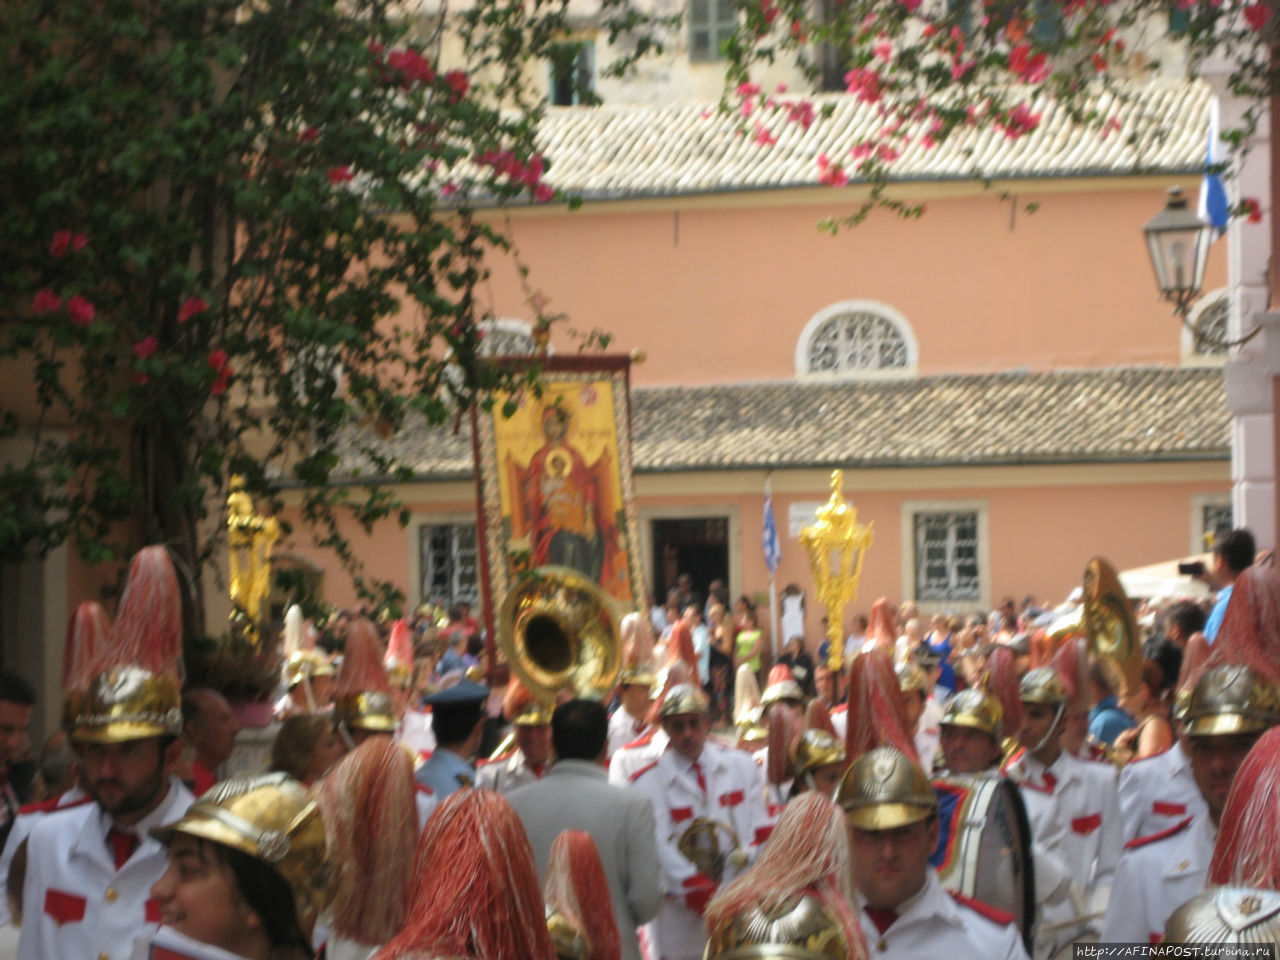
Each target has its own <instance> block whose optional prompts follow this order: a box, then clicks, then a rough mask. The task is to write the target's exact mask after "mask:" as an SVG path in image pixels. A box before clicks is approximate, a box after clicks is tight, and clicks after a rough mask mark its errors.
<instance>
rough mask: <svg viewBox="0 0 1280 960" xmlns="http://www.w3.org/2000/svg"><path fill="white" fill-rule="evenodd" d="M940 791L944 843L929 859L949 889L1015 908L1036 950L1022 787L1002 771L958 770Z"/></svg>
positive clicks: (941, 782) (939, 784)
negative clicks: (961, 773) (975, 771)
mask: <svg viewBox="0 0 1280 960" xmlns="http://www.w3.org/2000/svg"><path fill="white" fill-rule="evenodd" d="M933 789H934V791H935V792H936V793H937V794H938V801H939V804H940V809H939V812H938V817H939V821H940V829H939V831H938V848H937V849H936V850H935V851H934V853H933V856H932V857H930V858H929V862H930V863H931V864H933V866H934V867H936V868H937V870H938V879H939V880H941V881H942V885H943V886H944V887H946V888H947V889H948V890H954V891H955V892H956V893H959V894H963V895H964V896H966V897H973V898H974V899H975V900H981V901H983V902H984V903H988V904H990V905H991V906H993V907H996V908H998V909H1000V910H1004V911H1005V912H1007V913H1011V914H1013V916H1014V922H1015V923H1016V924H1017V925H1018V930H1019V931H1020V932H1021V933H1022V942H1023V944H1024V945H1025V946H1026V948H1027V951H1028V952H1030V950H1031V928H1032V925H1033V924H1034V923H1035V918H1036V893H1035V876H1034V871H1033V870H1032V864H1031V825H1030V824H1029V823H1028V821H1027V811H1026V808H1025V807H1023V805H1022V794H1021V793H1019V792H1018V788H1017V786H1016V785H1015V784H1014V783H1013V782H1012V781H1010V780H1008V779H1007V778H1005V777H1001V776H999V775H998V774H996V773H994V772H992V773H981V774H973V775H952V776H947V777H942V778H939V779H937V780H934V782H933Z"/></svg>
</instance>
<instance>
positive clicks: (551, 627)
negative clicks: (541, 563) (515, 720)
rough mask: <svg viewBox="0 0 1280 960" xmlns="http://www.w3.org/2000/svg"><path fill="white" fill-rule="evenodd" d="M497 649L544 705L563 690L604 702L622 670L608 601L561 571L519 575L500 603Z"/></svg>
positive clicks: (617, 635)
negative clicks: (499, 647)
mask: <svg viewBox="0 0 1280 960" xmlns="http://www.w3.org/2000/svg"><path fill="white" fill-rule="evenodd" d="M498 644H499V646H501V648H502V652H503V654H504V655H505V656H506V658H507V662H508V663H509V664H510V665H511V670H512V671H513V672H514V673H515V675H516V676H517V677H519V678H520V680H521V681H522V682H523V683H524V685H525V686H526V687H527V688H528V689H529V692H530V693H531V694H533V696H534V698H535V699H537V700H541V701H543V702H546V703H553V702H554V701H555V699H556V695H557V694H559V693H561V692H562V691H569V692H571V693H572V695H573V696H575V697H582V698H586V699H590V700H603V699H604V698H605V697H607V696H608V695H609V694H610V693H611V692H612V691H613V688H614V687H615V686H616V684H617V682H618V672H619V671H620V670H621V668H622V649H621V642H620V633H619V629H618V617H617V614H616V612H615V611H614V607H613V601H612V600H611V599H610V598H609V597H608V596H607V595H606V594H605V592H604V591H603V590H601V589H600V588H599V587H598V586H596V585H595V584H594V583H592V582H591V581H590V580H587V579H586V578H585V577H583V576H582V575H581V574H579V573H577V572H576V571H574V570H569V569H567V568H564V567H539V568H538V569H536V570H534V571H532V572H531V573H527V574H524V575H523V576H521V578H520V579H519V580H518V581H517V582H516V584H515V585H514V586H513V587H512V588H511V590H510V591H509V592H508V593H507V596H506V598H505V599H504V600H503V601H502V609H501V612H500V614H499V619H498Z"/></svg>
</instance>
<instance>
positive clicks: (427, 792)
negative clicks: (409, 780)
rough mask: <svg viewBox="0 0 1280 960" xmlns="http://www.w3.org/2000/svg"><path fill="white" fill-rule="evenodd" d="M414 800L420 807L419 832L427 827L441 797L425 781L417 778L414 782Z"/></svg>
mask: <svg viewBox="0 0 1280 960" xmlns="http://www.w3.org/2000/svg"><path fill="white" fill-rule="evenodd" d="M413 802H414V806H416V807H417V808H418V833H419V834H421V833H422V831H423V830H425V829H427V820H428V819H429V818H430V816H431V814H432V812H433V811H434V810H435V808H436V807H437V806H439V804H440V798H439V797H437V796H436V793H435V791H434V790H432V789H431V788H430V787H428V786H427V785H426V784H425V783H418V782H417V781H416V780H415V781H414V784H413Z"/></svg>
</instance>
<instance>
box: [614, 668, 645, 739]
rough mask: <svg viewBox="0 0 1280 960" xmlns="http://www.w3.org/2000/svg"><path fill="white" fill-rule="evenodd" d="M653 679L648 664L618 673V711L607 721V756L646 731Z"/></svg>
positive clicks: (624, 669) (623, 669) (638, 737)
mask: <svg viewBox="0 0 1280 960" xmlns="http://www.w3.org/2000/svg"><path fill="white" fill-rule="evenodd" d="M655 679H656V677H655V675H654V671H653V667H651V666H649V665H648V664H639V665H637V666H633V667H623V668H622V672H621V673H619V674H618V708H617V709H616V710H614V711H613V716H611V717H610V718H609V756H610V757H612V756H613V755H614V754H615V753H617V751H618V750H620V749H622V748H623V747H624V746H626V745H627V744H628V743H631V742H633V741H635V740H639V739H640V738H641V737H642V736H644V735H645V734H646V733H647V732H648V731H649V729H650V726H651V724H650V722H649V708H650V706H651V705H652V703H653V697H652V690H653V684H654V680H655Z"/></svg>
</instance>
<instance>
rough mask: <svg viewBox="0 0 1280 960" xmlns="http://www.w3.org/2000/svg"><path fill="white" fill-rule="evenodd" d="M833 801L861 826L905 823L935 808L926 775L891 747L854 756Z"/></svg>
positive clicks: (934, 811) (879, 827) (931, 813)
mask: <svg viewBox="0 0 1280 960" xmlns="http://www.w3.org/2000/svg"><path fill="white" fill-rule="evenodd" d="M836 803H837V804H838V805H839V806H841V807H842V808H843V809H844V811H845V816H846V818H847V819H848V821H849V822H850V823H851V824H853V826H855V827H859V828H861V829H863V830H891V829H893V828H894V827H905V826H907V825H909V824H912V823H916V822H918V821H920V820H925V819H927V818H929V817H931V816H934V815H936V814H937V812H938V795H937V794H936V793H934V792H933V787H932V786H931V785H930V784H929V778H928V777H926V776H925V775H924V771H923V770H921V769H920V767H919V766H918V765H917V764H915V763H912V762H911V760H910V759H908V757H907V756H906V755H905V754H903V753H902V752H901V751H898V750H895V749H894V748H893V747H876V748H875V749H873V750H868V751H867V752H866V753H864V754H863V755H862V756H860V757H859V758H858V759H857V760H855V761H854V763H853V766H851V767H850V768H849V769H848V770H847V771H846V772H845V775H844V779H843V780H841V781H840V788H839V789H838V790H836Z"/></svg>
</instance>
